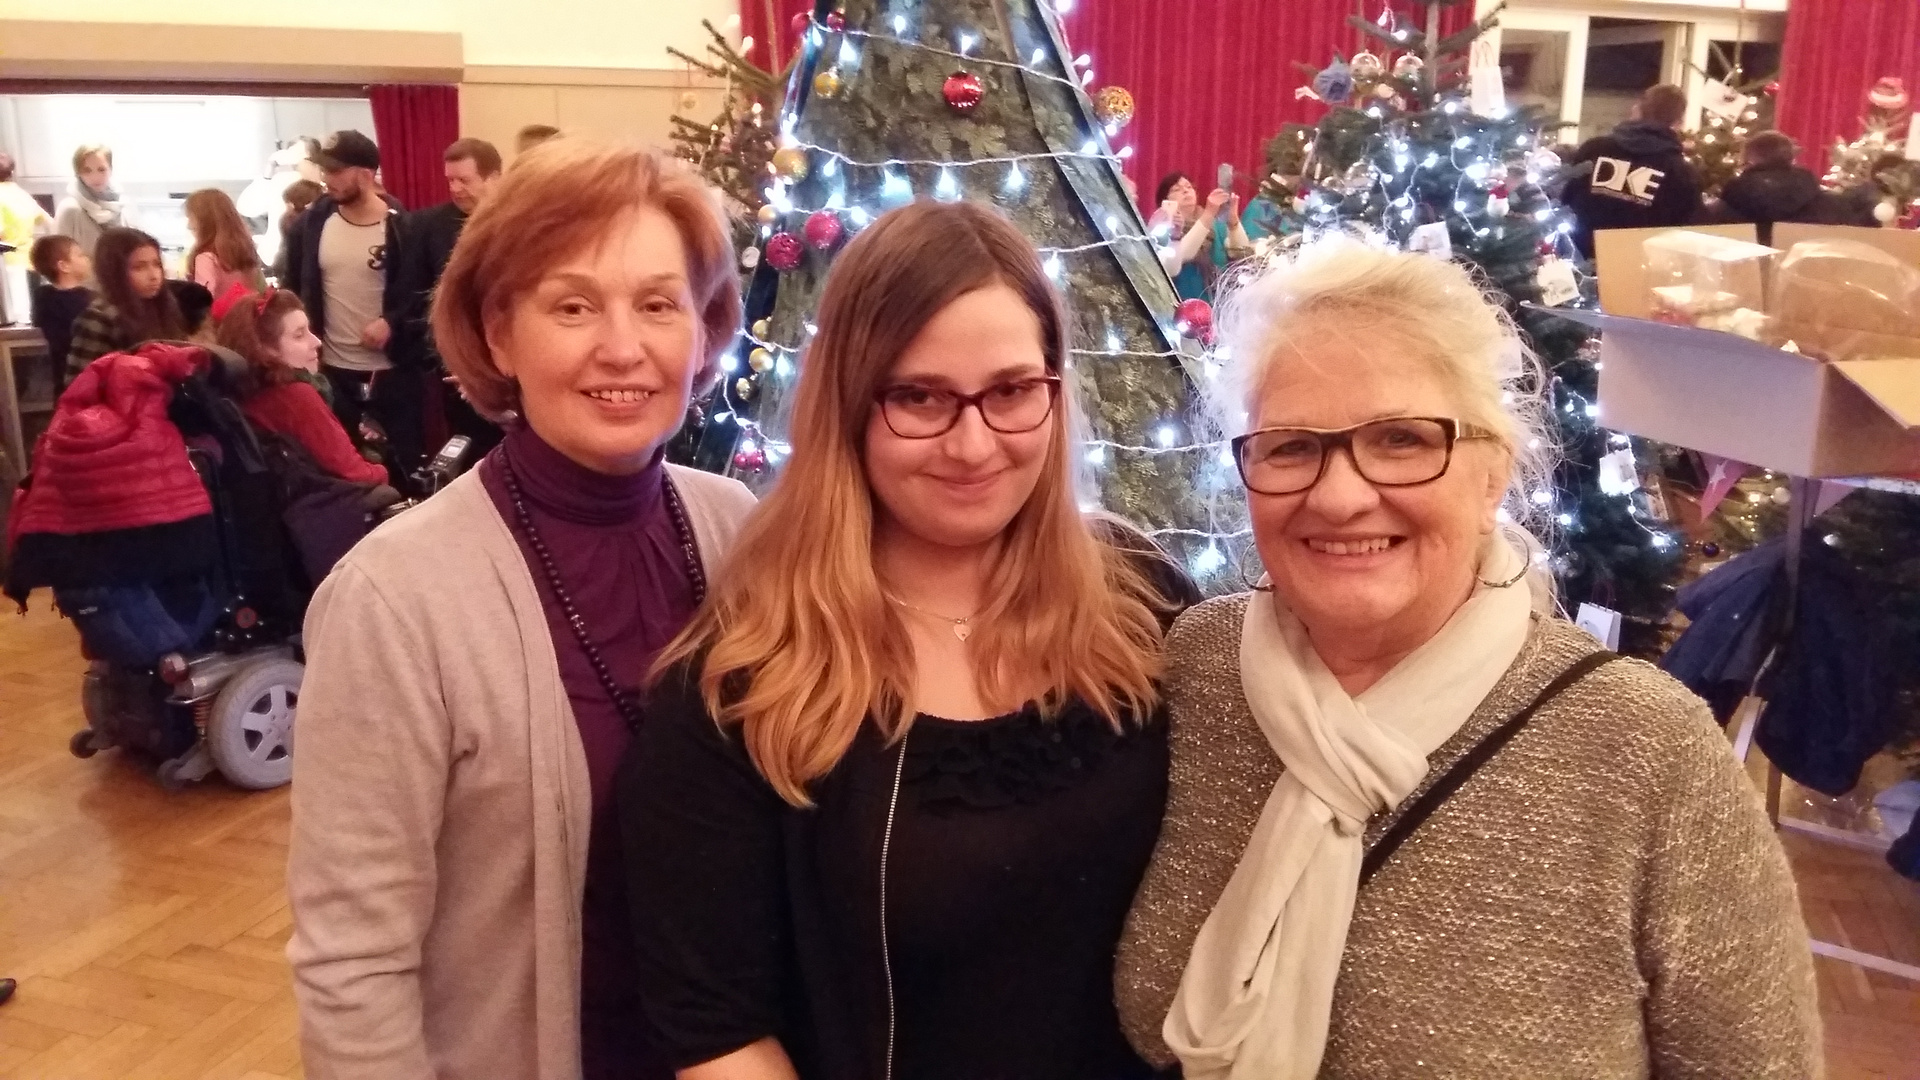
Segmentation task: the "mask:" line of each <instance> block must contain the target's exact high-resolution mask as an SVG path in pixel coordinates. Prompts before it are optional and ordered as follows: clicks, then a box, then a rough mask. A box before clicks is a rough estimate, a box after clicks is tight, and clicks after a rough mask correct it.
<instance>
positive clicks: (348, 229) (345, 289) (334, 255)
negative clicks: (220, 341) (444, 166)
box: [283, 131, 423, 490]
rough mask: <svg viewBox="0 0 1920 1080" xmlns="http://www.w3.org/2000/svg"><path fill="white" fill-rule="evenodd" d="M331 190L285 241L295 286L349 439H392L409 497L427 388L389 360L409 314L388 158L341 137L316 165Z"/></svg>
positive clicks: (393, 469)
mask: <svg viewBox="0 0 1920 1080" xmlns="http://www.w3.org/2000/svg"><path fill="white" fill-rule="evenodd" d="M314 162H315V163H316V164H318V165H319V166H320V171H321V174H322V176H323V178H324V179H325V181H326V185H327V191H326V194H324V195H322V196H320V198H318V199H316V200H315V201H314V203H313V205H312V206H310V207H308V208H307V210H306V212H305V213H304V214H302V215H301V216H300V219H299V220H298V221H296V222H295V223H294V225H293V228H292V229H290V230H289V231H288V233H287V280H286V281H285V282H284V283H283V284H284V285H285V286H286V288H288V289H290V290H292V291H293V292H295V293H296V294H298V295H299V297H300V302H301V303H302V304H304V305H305V306H306V309H307V318H308V320H309V321H310V322H311V323H312V324H313V329H314V332H315V333H316V334H318V335H319V337H320V342H321V348H320V364H321V371H323V372H324V373H325V374H326V376H327V381H328V382H330V383H332V384H333V411H334V412H335V413H336V414H338V415H339V417H340V423H341V424H343V425H344V426H345V427H346V429H347V431H348V432H349V433H350V434H353V435H355V436H356V437H357V436H359V435H360V434H361V432H362V427H361V421H362V420H363V419H364V420H372V421H373V422H374V423H375V424H377V425H378V426H379V428H380V430H381V431H382V432H383V433H384V434H385V436H386V441H387V466H388V468H387V472H388V474H389V475H391V476H392V477H393V481H394V484H395V486H398V487H400V488H402V489H403V490H404V489H405V488H406V487H407V485H408V483H409V479H408V476H409V474H410V473H412V472H413V470H414V468H415V467H416V466H418V465H419V464H420V452H421V442H422V438H423V432H422V430H421V429H422V426H423V418H422V416H421V410H422V403H423V402H422V399H423V395H422V382H421V378H420V374H419V372H417V371H407V370H399V369H396V368H395V367H394V365H393V362H392V361H391V360H390V359H388V356H387V343H388V341H389V340H390V339H391V338H392V336H393V330H392V327H393V325H394V323H395V322H397V321H398V319H399V316H400V313H401V312H402V311H404V310H405V300H404V296H403V292H402V288H401V285H402V283H401V282H400V281H399V279H398V275H395V274H389V273H388V272H387V268H388V267H389V266H391V265H393V264H394V262H395V260H396V258H397V256H398V253H399V247H400V243H401V236H400V229H399V225H400V220H401V218H400V212H401V211H402V210H403V209H405V208H404V207H402V206H401V205H400V202H399V200H397V199H394V198H393V197H392V196H390V195H387V194H386V193H385V192H383V191H381V190H380V186H379V181H378V180H377V178H376V177H375V175H374V174H375V172H376V171H377V170H378V169H379V168H380V150H379V148H378V147H376V146H375V145H374V143H373V140H372V139H369V138H367V137H366V136H365V135H362V134H361V133H359V132H357V131H336V132H334V133H333V134H332V135H331V136H329V137H328V138H327V140H326V142H325V143H324V144H322V146H321V147H320V151H319V153H317V154H315V155H314Z"/></svg>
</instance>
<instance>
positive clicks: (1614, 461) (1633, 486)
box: [1600, 446, 1640, 495]
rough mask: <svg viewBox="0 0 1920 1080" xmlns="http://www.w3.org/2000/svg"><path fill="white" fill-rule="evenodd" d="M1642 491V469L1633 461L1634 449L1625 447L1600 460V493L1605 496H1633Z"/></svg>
mask: <svg viewBox="0 0 1920 1080" xmlns="http://www.w3.org/2000/svg"><path fill="white" fill-rule="evenodd" d="M1639 490H1640V469H1639V467H1638V465H1637V464H1636V463H1635V462H1634V460H1633V447H1631V446H1623V447H1621V448H1620V449H1618V450H1615V451H1613V452H1612V453H1610V454H1608V455H1606V456H1605V457H1603V458H1601V459H1600V492H1601V494H1603V495H1631V494H1633V493H1634V492H1636V491H1639Z"/></svg>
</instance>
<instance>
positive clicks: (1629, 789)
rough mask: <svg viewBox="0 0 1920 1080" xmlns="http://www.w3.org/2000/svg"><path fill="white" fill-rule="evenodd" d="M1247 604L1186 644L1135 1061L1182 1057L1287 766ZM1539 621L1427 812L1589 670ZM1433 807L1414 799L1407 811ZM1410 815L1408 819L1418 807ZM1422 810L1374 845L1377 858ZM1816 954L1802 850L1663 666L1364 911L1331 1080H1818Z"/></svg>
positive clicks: (1570, 630) (1142, 937)
mask: <svg viewBox="0 0 1920 1080" xmlns="http://www.w3.org/2000/svg"><path fill="white" fill-rule="evenodd" d="M1246 609H1247V595H1246V594H1244V593H1243V594H1240V595H1238V596H1227V597H1221V598H1219V599H1215V600H1209V601H1208V602H1206V603H1204V604H1201V605H1200V606H1198V607H1195V608H1193V609H1191V610H1189V611H1188V612H1187V613H1186V614H1185V615H1183V616H1181V618H1180V621H1179V622H1178V623H1176V624H1175V625H1174V628H1173V632H1172V633H1171V634H1170V635H1169V636H1168V639H1167V665H1168V674H1167V696H1168V699H1169V703H1170V706H1171V712H1172V717H1173V728H1172V745H1173V766H1172V787H1171V791H1170V792H1169V795H1168V799H1167V816H1166V822H1165V824H1164V826H1163V827H1162V829H1161V833H1160V843H1159V846H1158V847H1157V848H1156V849H1155V850H1154V853H1153V863H1152V865H1151V866H1150V867H1149V868H1148V870H1147V876H1146V880H1145V881H1144V882H1142V883H1141V886H1140V892H1139V893H1138V895H1137V896H1136V897H1135V898H1134V904H1133V912H1132V914H1131V915H1130V916H1129V918H1128V921H1127V930H1126V934H1125V935H1124V936H1123V937H1122V938H1121V942H1120V949H1119V958H1118V970H1117V975H1116V980H1115V994H1116V998H1117V1001H1118V1004H1119V1009H1120V1019H1121V1023H1122V1025H1123V1026H1124V1027H1125V1029H1126V1033H1127V1037H1128V1038H1129V1039H1130V1040H1131V1041H1132V1042H1133V1045H1134V1048H1135V1049H1137V1050H1139V1051H1140V1053H1141V1054H1142V1055H1143V1056H1144V1057H1146V1058H1147V1060H1148V1061H1151V1062H1153V1063H1155V1064H1157V1065H1167V1064H1171V1063H1172V1062H1173V1061H1174V1057H1173V1053H1172V1051H1171V1050H1169V1049H1168V1048H1167V1044H1166V1043H1165V1041H1164V1040H1163V1039H1162V1038H1161V1033H1160V1029H1161V1023H1162V1021H1163V1020H1164V1019H1165V1018H1166V1015H1167V1008H1168V1006H1169V1005H1170V1004H1172V1002H1173V997H1174V992H1175V990H1176V989H1177V988H1178V986H1179V984H1180V976H1181V973H1182V971H1183V970H1184V969H1185V967H1186V962H1187V953H1188V951H1189V950H1190V949H1191V947H1192V945H1193V939H1194V937H1195V935H1197V934H1198V933H1199V931H1200V927H1201V924H1202V923H1204V922H1205V921H1206V918H1207V914H1208V913H1209V912H1210V911H1212V910H1213V905H1214V903H1215V901H1217V900H1218V899H1219V896H1220V892H1221V890H1222V889H1223V888H1225V887H1226V884H1227V881H1228V879H1229V878H1231V877H1232V876H1233V871H1234V867H1235V866H1236V865H1237V864H1238V862H1239V860H1240V854H1241V852H1242V851H1244V850H1245V849H1246V846H1247V840H1248V838H1249V837H1250V836H1251V835H1252V833H1253V828H1254V823H1255V821H1256V820H1257V819H1258V818H1259V816H1260V812H1261V809H1262V808H1263V807H1264V806H1265V804H1266V800H1267V794H1268V793H1269V792H1270V791H1271V790H1272V789H1273V785H1274V782H1275V781H1276V780H1278V779H1279V777H1280V772H1281V764H1280V761H1279V759H1278V758H1277V757H1275V755H1274V753H1273V750H1272V749H1271V748H1270V747H1269V746H1268V744H1267V740H1266V737H1265V736H1264V735H1262V734H1261V732H1260V728H1259V725H1258V724H1257V723H1256V722H1255V721H1254V719H1253V715H1252V713H1251V712H1250V711H1249V710H1248V707H1247V703H1246V699H1245V698H1244V697H1243V696H1242V693H1241V688H1240V628H1241V625H1242V623H1243V622H1244V620H1245V617H1246ZM1597 648H1599V646H1598V645H1597V644H1595V642H1594V640H1593V639H1592V638H1590V637H1588V636H1587V635H1586V634H1585V633H1584V632H1583V631H1580V630H1577V629H1575V628H1574V627H1572V626H1571V625H1569V624H1568V623H1566V622H1564V621H1562V620H1559V619H1551V618H1548V619H1538V620H1537V621H1536V624H1535V627H1534V630H1533V632H1532V634H1531V635H1530V636H1529V638H1528V641H1527V644H1526V646H1525V647H1524V648H1523V649H1522V650H1521V653H1520V655H1519V657H1518V658H1516V659H1515V660H1514V662H1513V666H1512V667H1510V668H1509V669H1508V670H1507V674H1506V675H1505V677H1503V678H1502V679H1501V681H1500V683H1499V684H1498V685H1496V686H1495V687H1494V689H1493V691H1492V692H1491V693H1490V694H1488V696H1487V699H1486V701H1485V702H1483V703H1482V705H1481V707H1480V709H1479V710H1478V711H1477V712H1475V713H1474V715H1473V716H1472V717H1471V718H1470V719H1468V721H1467V722H1466V724H1465V725H1464V726H1463V727H1462V728H1461V730H1460V731H1459V733H1458V734H1456V735H1455V736H1454V737H1453V738H1452V739H1451V740H1449V741H1448V742H1447V743H1446V744H1445V745H1443V746H1441V747H1440V748H1439V749H1438V750H1437V751H1435V752H1434V753H1433V755H1432V756H1431V757H1430V758H1429V762H1430V764H1431V769H1430V771H1429V773H1428V776H1427V780H1426V781H1425V782H1424V783H1422V785H1421V788H1422V790H1424V789H1425V788H1426V787H1427V786H1429V785H1431V784H1432V783H1433V781H1435V780H1437V779H1438V778H1439V777H1440V776H1441V775H1442V774H1443V773H1445V771H1446V770H1447V769H1448V768H1449V767H1450V766H1451V765H1452V764H1453V763H1454V762H1455V761H1457V760H1459V758H1460V757H1461V756H1462V755H1464V754H1465V753H1466V752H1467V751H1468V750H1469V749H1471V748H1472V747H1473V746H1474V745H1475V744H1476V743H1478V742H1479V741H1480V740H1481V739H1483V738H1485V737H1486V735H1487V733H1488V732H1490V731H1492V730H1493V729H1494V728H1495V727H1497V726H1499V725H1500V723H1501V722H1503V721H1504V720H1505V719H1506V718H1507V717H1509V716H1511V715H1512V714H1513V713H1514V712H1515V711H1516V710H1518V709H1519V708H1520V707H1521V706H1523V705H1525V704H1526V703H1527V702H1528V701H1530V700H1532V698H1533V696H1534V695H1535V694H1537V693H1538V692H1539V691H1540V689H1541V688H1542V687H1544V686H1545V685H1546V684H1547V683H1548V682H1551V681H1552V680H1553V678H1554V677H1555V676H1556V675H1558V674H1560V673H1561V672H1562V671H1564V670H1566V668H1567V667H1568V665H1570V664H1572V663H1573V662H1574V661H1575V660H1576V659H1578V658H1579V657H1581V656H1583V655H1585V654H1586V653H1589V652H1592V651H1594V650H1595V649H1597ZM1412 801H1413V800H1412V798H1411V797H1410V798H1409V799H1408V802H1409V803H1411V802H1412ZM1403 805H1405V804H1403ZM1396 817H1397V813H1395V812H1389V813H1386V814H1381V815H1379V816H1377V817H1375V818H1374V820H1373V821H1371V822H1370V823H1369V824H1368V828H1367V835H1366V842H1367V844H1368V846H1369V847H1371V846H1372V845H1373V844H1374V843H1376V842H1377V841H1378V840H1379V839H1380V837H1381V835H1382V834H1384V833H1385V832H1386V831H1387V829H1388V828H1389V827H1391V825H1392V823H1393V821H1394V820H1395V818H1396ZM1820 1074H1821V1042H1820V1016H1819V1011H1818V1006H1817V1000H1816V995H1815V992H1814V981H1813V956H1812V953H1811V952H1810V951H1809V947H1808V944H1807V931H1806V927H1805V925H1804V924H1803V923H1802V922H1801V919H1800V906H1799V903H1798V901H1797V900H1796V899H1795V896H1794V886H1793V877H1792V874H1791V873H1790V872H1789V871H1788V868H1787V861H1786V856H1785V854H1784V853H1783V852H1782V851H1781V848H1780V841H1779V840H1778V839H1776V838H1775V837H1774V835H1773V830H1772V828H1771V827H1770V826H1769V825H1768V823H1767V818H1766V815H1765V814H1764V813H1762V812H1761V810H1760V806H1759V803H1758V801H1757V799H1756V796H1755V794H1754V790H1753V786H1752V785H1751V784H1750V783H1748V781H1747V778H1746V777H1745V776H1743V775H1741V772H1740V766H1739V765H1738V764H1737V763H1736V762H1735V761H1734V758H1733V753H1732V751H1731V749H1730V748H1729V747H1728V745H1727V739H1726V736H1725V735H1724V734H1722V733H1721V730H1720V729H1719V728H1718V727H1717V726H1715V725H1714V722H1713V717H1712V714H1711V713H1709V712H1708V710H1707V707H1706V705H1704V704H1703V703H1702V702H1701V701H1700V700H1699V699H1698V698H1696V697H1694V696H1693V695H1692V694H1689V693H1688V692H1687V691H1686V688H1685V687H1682V686H1681V685H1680V684H1679V683H1677V682H1675V681H1674V680H1673V679H1671V678H1669V677H1668V676H1666V675H1665V674H1663V673H1661V672H1659V671H1657V670H1655V669H1654V668H1652V667H1649V666H1648V665H1646V664H1643V663H1640V662H1638V661H1618V662H1615V663H1612V664H1608V665H1607V666H1606V667H1603V668H1601V669H1600V670H1598V671H1595V672H1593V673H1592V674H1590V675H1588V676H1587V677H1586V678H1584V679H1582V680H1581V681H1580V682H1579V683H1577V684H1575V685H1574V686H1573V687H1572V688H1570V689H1569V690H1567V691H1566V692H1565V693H1563V694H1561V695H1560V696H1559V697H1557V698H1555V699H1554V701H1553V702H1552V703H1551V704H1549V705H1547V706H1546V707H1544V708H1542V709H1541V710H1540V712H1539V713H1538V715H1536V716H1535V717H1534V719H1533V721H1532V722H1531V723H1530V724H1529V725H1528V726H1527V728H1526V729H1525V730H1524V731H1522V732H1521V733H1520V734H1519V735H1518V736H1517V737H1516V738H1515V739H1514V740H1513V742H1512V743H1510V744H1508V745H1507V746H1506V748H1504V749H1503V750H1501V751H1500V753H1499V754H1498V755H1496V756H1495V757H1494V758H1493V759H1492V760H1490V761H1489V762H1488V763H1487V764H1486V766H1485V767H1484V768H1482V769H1481V770H1480V771H1479V772H1478V773H1476V774H1474V776H1473V778H1472V779H1471V780H1469V781H1468V782H1467V783H1466V784H1465V785H1464V786H1463V787H1461V788H1460V790H1459V791H1458V792H1456V793H1455V794H1454V795H1453V797H1452V798H1451V799H1449V800H1448V801H1447V802H1446V803H1445V804H1444V805H1442V806H1441V807H1440V809H1439V810H1438V811H1436V812H1435V813H1434V815H1433V816H1432V817H1431V818H1429V819H1428V820H1427V822H1426V823H1425V824H1423V825H1422V826H1421V827H1420V829H1419V831H1418V832H1415V833H1414V834H1412V836H1411V837H1410V838H1409V839H1408V841H1407V843H1406V845H1405V846H1403V847H1402V848H1400V850H1399V851H1398V852H1396V853H1395V854H1394V856H1393V858H1392V859H1391V860H1389V861H1388V862H1387V863H1386V864H1385V865H1384V866H1383V867H1382V869H1381V871H1380V873H1379V876H1377V877H1375V878H1374V879H1373V880H1372V881H1371V882H1370V883H1369V884H1368V885H1367V886H1366V887H1364V888H1363V889H1361V890H1360V897H1359V900H1358V902H1357V903H1356V904H1355V906H1354V911H1353V923H1352V925H1351V926H1350V928H1349V930H1348V935H1347V945H1346V952H1345V954H1344V955H1343V957H1342V961H1341V969H1340V977H1339V982H1338V983H1337V984H1336V986H1335V988H1334V997H1333V1018H1332V1029H1331V1031H1330V1032H1329V1037H1328V1042H1327V1051H1326V1057H1325V1058H1324V1059H1323V1062H1322V1065H1321V1069H1320V1078H1321V1080H1374V1078H1380V1077H1458V1078H1463V1080H1465V1078H1471V1080H1557V1078H1566V1080H1572V1078H1575V1077H1594V1078H1606V1080H1643V1078H1647V1077H1654V1078H1659V1080H1679V1078H1687V1080H1810V1078H1813V1077H1817V1076H1819V1075H1820Z"/></svg>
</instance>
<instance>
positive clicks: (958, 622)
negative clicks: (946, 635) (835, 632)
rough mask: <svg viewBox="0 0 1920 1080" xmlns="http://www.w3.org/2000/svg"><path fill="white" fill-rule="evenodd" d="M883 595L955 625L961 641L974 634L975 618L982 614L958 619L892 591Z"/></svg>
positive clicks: (909, 608) (955, 631)
mask: <svg viewBox="0 0 1920 1080" xmlns="http://www.w3.org/2000/svg"><path fill="white" fill-rule="evenodd" d="M881 595H883V596H885V597H886V598H887V599H889V600H891V601H893V602H894V603H896V604H899V605H900V606H901V607H903V608H906V609H907V610H908V611H917V612H919V613H920V614H922V615H925V616H927V617H929V618H934V619H939V620H940V621H941V622H943V623H947V624H949V625H951V626H952V627H953V636H954V637H957V638H959V639H960V640H961V641H965V640H967V638H969V637H971V636H973V625H972V624H973V620H974V619H975V618H978V617H979V615H980V613H979V612H977V611H976V612H974V613H973V614H972V615H969V616H967V617H966V618H964V619H956V618H954V617H953V616H951V615H942V614H940V613H939V612H937V611H928V610H927V609H926V608H923V607H916V606H914V605H913V604H909V603H907V602H906V601H905V600H902V599H900V598H899V597H897V596H895V595H893V594H892V593H882V594H881Z"/></svg>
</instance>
